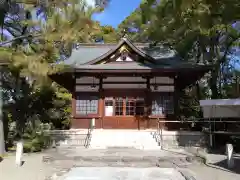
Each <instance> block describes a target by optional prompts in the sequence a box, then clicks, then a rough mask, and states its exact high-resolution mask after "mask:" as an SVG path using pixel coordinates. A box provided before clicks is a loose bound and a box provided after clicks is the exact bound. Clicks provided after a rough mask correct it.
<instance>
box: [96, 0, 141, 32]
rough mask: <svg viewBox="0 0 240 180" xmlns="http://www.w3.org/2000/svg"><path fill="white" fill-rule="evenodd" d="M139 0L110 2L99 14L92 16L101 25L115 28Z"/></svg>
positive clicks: (134, 7)
mask: <svg viewBox="0 0 240 180" xmlns="http://www.w3.org/2000/svg"><path fill="white" fill-rule="evenodd" d="M140 2H141V0H110V3H109V5H108V6H107V8H106V9H105V10H104V12H102V13H101V14H96V15H95V16H94V19H95V20H98V21H100V22H101V24H102V25H111V26H113V27H117V26H118V25H119V24H120V23H121V22H122V21H123V20H124V19H125V18H126V17H127V16H129V15H130V14H131V13H132V12H133V11H134V10H135V9H136V8H137V7H138V6H139V5H140Z"/></svg>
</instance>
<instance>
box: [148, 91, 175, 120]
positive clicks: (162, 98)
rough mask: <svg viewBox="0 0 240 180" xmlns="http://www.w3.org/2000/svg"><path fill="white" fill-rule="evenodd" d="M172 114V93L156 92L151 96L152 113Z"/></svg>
mask: <svg viewBox="0 0 240 180" xmlns="http://www.w3.org/2000/svg"><path fill="white" fill-rule="evenodd" d="M167 114H174V102H173V94H167V93H158V94H156V95H155V96H153V98H152V115H156V116H157V115H167Z"/></svg>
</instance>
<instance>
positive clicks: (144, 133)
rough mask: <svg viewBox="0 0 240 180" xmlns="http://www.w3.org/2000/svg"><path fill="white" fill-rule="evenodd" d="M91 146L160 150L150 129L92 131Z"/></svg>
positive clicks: (96, 147)
mask: <svg viewBox="0 0 240 180" xmlns="http://www.w3.org/2000/svg"><path fill="white" fill-rule="evenodd" d="M89 148H91V149H106V148H135V149H142V150H158V149H160V146H159V144H158V143H157V142H156V139H155V138H154V137H153V133H152V131H150V130H105V129H104V130H100V129H99V130H98V129H95V130H94V131H93V132H92V139H91V142H90V146H89Z"/></svg>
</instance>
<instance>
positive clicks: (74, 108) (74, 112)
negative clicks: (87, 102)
mask: <svg viewBox="0 0 240 180" xmlns="http://www.w3.org/2000/svg"><path fill="white" fill-rule="evenodd" d="M71 93H72V122H71V128H74V124H75V121H76V119H75V118H76V98H77V97H76V96H77V95H76V76H75V74H74V75H73V87H72V90H71Z"/></svg>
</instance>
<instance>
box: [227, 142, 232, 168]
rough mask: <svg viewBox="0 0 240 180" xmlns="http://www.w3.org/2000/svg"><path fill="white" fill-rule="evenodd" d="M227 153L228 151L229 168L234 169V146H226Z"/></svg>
mask: <svg viewBox="0 0 240 180" xmlns="http://www.w3.org/2000/svg"><path fill="white" fill-rule="evenodd" d="M226 151H227V165H228V168H233V167H234V159H233V145H232V144H227V145H226Z"/></svg>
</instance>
